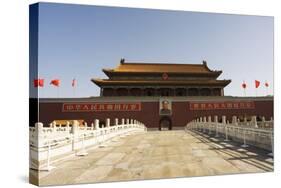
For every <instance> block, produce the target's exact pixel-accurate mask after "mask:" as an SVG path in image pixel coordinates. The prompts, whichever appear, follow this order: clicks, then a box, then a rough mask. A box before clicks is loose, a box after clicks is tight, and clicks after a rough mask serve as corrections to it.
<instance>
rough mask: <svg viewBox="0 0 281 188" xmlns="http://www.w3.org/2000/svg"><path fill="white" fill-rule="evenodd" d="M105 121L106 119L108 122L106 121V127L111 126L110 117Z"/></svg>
mask: <svg viewBox="0 0 281 188" xmlns="http://www.w3.org/2000/svg"><path fill="white" fill-rule="evenodd" d="M105 121H106V122H105V126H106V127H110V119H109V118H106V120H105Z"/></svg>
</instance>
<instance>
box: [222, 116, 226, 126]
mask: <svg viewBox="0 0 281 188" xmlns="http://www.w3.org/2000/svg"><path fill="white" fill-rule="evenodd" d="M222 124H223V125H224V126H225V125H226V116H222Z"/></svg>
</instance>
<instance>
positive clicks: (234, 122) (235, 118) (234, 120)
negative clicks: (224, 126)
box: [231, 116, 237, 125]
mask: <svg viewBox="0 0 281 188" xmlns="http://www.w3.org/2000/svg"><path fill="white" fill-rule="evenodd" d="M231 123H232V124H233V125H237V117H236V116H232V121H231Z"/></svg>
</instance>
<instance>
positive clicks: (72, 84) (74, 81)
mask: <svg viewBox="0 0 281 188" xmlns="http://www.w3.org/2000/svg"><path fill="white" fill-rule="evenodd" d="M75 85H76V79H75V78H74V79H73V80H72V83H71V86H72V87H74V86H75Z"/></svg>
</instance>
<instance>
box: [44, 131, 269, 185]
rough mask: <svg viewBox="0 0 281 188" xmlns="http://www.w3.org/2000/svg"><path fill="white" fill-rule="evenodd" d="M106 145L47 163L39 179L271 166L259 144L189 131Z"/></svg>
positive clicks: (254, 169) (221, 171)
mask: <svg viewBox="0 0 281 188" xmlns="http://www.w3.org/2000/svg"><path fill="white" fill-rule="evenodd" d="M108 145H109V146H108V147H105V148H95V149H92V150H88V153H89V155H87V156H84V157H72V158H70V159H68V160H65V161H62V162H58V163H55V164H52V165H53V166H56V168H55V169H53V170H52V171H50V172H40V185H53V184H55V185H57V184H76V183H93V182H108V181H125V180H142V179H159V178H174V177H190V176H206V175H221V174H235V173H252V172H268V171H273V160H272V158H269V157H268V156H267V153H266V152H265V151H263V150H258V149H255V148H252V147H250V148H246V149H244V148H241V147H240V146H239V145H237V143H232V142H224V141H223V140H222V139H216V138H212V137H208V136H207V135H202V134H196V133H193V132H184V131H151V132H147V133H139V134H135V135H130V136H127V137H125V138H120V140H118V141H117V142H111V143H110V144H108Z"/></svg>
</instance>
